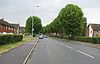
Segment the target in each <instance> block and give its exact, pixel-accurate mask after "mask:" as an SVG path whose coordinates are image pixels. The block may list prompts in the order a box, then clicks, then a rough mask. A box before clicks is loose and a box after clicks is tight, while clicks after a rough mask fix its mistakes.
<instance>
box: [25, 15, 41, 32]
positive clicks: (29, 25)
mask: <svg viewBox="0 0 100 64" xmlns="http://www.w3.org/2000/svg"><path fill="white" fill-rule="evenodd" d="M32 18H33V29H34V31H33V33H34V34H38V33H39V32H40V31H41V29H42V24H41V19H40V18H39V17H37V16H30V17H29V18H28V19H27V21H26V27H25V32H26V33H28V34H31V33H32Z"/></svg>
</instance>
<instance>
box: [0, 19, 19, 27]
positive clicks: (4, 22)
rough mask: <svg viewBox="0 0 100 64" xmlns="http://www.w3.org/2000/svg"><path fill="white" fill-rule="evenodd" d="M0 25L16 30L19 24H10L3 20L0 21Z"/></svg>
mask: <svg viewBox="0 0 100 64" xmlns="http://www.w3.org/2000/svg"><path fill="white" fill-rule="evenodd" d="M0 24H2V25H7V26H11V27H14V28H18V27H19V24H10V23H8V22H7V21H4V20H3V19H0Z"/></svg>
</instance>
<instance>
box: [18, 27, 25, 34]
mask: <svg viewBox="0 0 100 64" xmlns="http://www.w3.org/2000/svg"><path fill="white" fill-rule="evenodd" d="M19 34H20V35H24V34H25V27H20V29H19Z"/></svg>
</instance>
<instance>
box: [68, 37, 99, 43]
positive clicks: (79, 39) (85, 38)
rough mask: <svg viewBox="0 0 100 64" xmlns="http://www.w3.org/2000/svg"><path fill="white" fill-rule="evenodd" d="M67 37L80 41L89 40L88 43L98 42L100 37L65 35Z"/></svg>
mask: <svg viewBox="0 0 100 64" xmlns="http://www.w3.org/2000/svg"><path fill="white" fill-rule="evenodd" d="M67 39H70V40H76V41H82V42H90V43H94V44H100V37H84V36H76V37H67Z"/></svg>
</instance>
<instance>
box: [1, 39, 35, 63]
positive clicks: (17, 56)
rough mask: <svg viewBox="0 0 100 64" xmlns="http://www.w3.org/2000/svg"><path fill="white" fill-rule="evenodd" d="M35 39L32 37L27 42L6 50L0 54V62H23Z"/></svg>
mask: <svg viewBox="0 0 100 64" xmlns="http://www.w3.org/2000/svg"><path fill="white" fill-rule="evenodd" d="M36 40H37V39H34V40H32V41H30V42H29V43H26V44H23V45H20V46H18V47H16V48H14V49H12V50H9V51H8V52H5V53H3V54H1V55H0V64H23V62H24V60H25V58H26V57H27V55H28V54H29V52H30V50H31V48H32V47H33V45H35V44H36Z"/></svg>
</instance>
